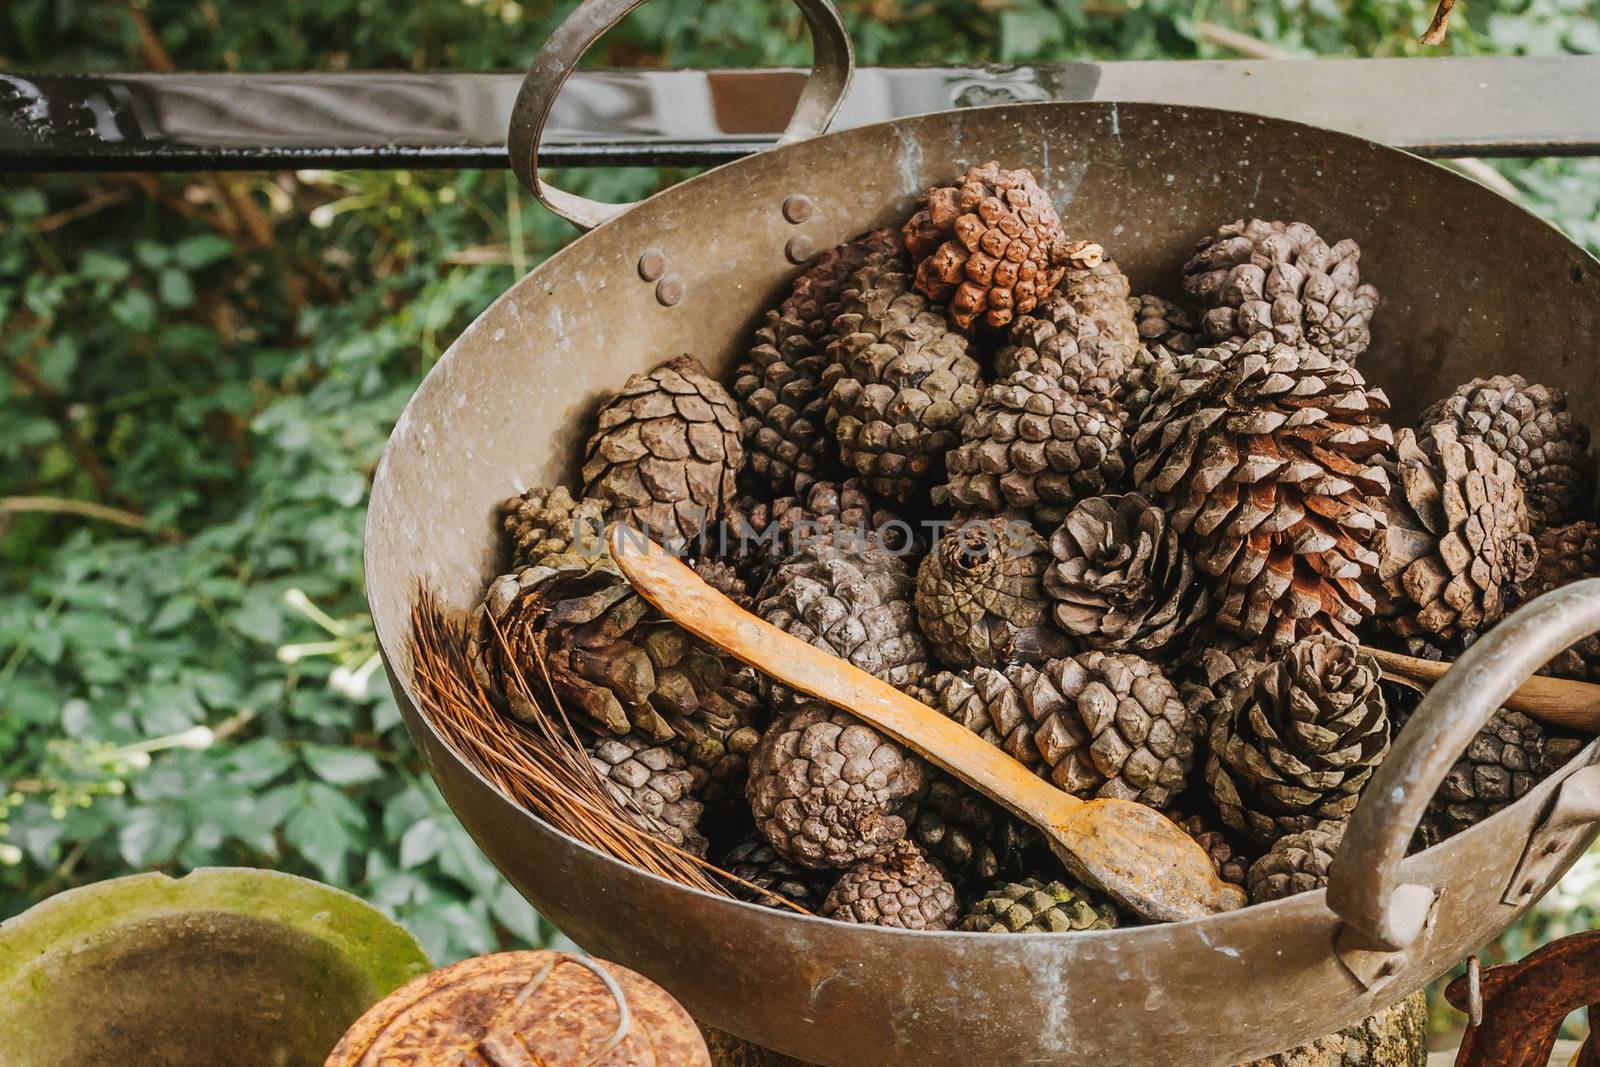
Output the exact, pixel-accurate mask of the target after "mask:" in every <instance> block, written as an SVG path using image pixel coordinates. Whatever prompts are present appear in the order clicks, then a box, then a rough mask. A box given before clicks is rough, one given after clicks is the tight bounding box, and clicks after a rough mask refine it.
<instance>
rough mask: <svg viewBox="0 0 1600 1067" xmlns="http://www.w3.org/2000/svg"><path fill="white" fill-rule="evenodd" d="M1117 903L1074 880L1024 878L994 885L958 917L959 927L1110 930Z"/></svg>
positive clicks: (1055, 931)
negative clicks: (959, 919) (1044, 880)
mask: <svg viewBox="0 0 1600 1067" xmlns="http://www.w3.org/2000/svg"><path fill="white" fill-rule="evenodd" d="M1117 922H1118V915H1117V907H1116V905H1115V904H1113V903H1112V902H1111V901H1110V899H1108V898H1107V897H1106V896H1105V895H1104V894H1102V893H1099V892H1096V891H1095V890H1093V889H1090V888H1088V887H1087V886H1083V885H1079V884H1078V883H1076V882H1061V881H1052V882H1041V881H1040V880H1039V879H1037V878H1024V879H1023V880H1022V881H1020V882H1007V883H1004V884H1002V885H998V886H996V887H995V888H994V889H992V890H990V891H989V892H988V893H986V894H985V895H984V896H983V897H982V898H981V899H979V900H977V901H976V902H974V903H973V905H972V907H970V908H968V909H967V912H966V914H965V915H963V916H962V917H961V924H960V926H958V927H957V929H960V930H967V931H971V932H973V933H980V934H1070V933H1078V932H1081V931H1084V930H1111V929H1114V928H1115V927H1116V926H1117Z"/></svg>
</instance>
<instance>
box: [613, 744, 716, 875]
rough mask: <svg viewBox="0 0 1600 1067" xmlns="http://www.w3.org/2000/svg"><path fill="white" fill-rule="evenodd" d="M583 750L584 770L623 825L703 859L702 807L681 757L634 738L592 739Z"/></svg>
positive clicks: (668, 750)
mask: <svg viewBox="0 0 1600 1067" xmlns="http://www.w3.org/2000/svg"><path fill="white" fill-rule="evenodd" d="M587 751H588V754H589V765H590V766H591V767H593V768H594V770H595V773H596V774H597V775H599V776H600V783H601V785H603V786H604V787H605V790H606V793H607V794H609V795H610V797H611V798H612V799H613V800H615V801H616V802H617V806H618V807H619V808H620V809H621V810H622V812H623V814H624V816H625V817H626V818H627V819H628V821H629V822H631V823H633V824H634V825H635V826H637V827H639V829H641V830H643V831H645V832H646V833H649V834H654V835H655V836H656V837H659V838H661V839H662V840H663V841H666V842H669V843H671V844H674V845H677V846H678V847H679V848H681V849H684V850H685V851H687V852H693V853H694V854H695V855H697V856H704V855H705V854H706V839H705V837H704V836H702V835H701V833H700V816H701V814H702V813H703V812H704V811H705V805H703V804H702V803H701V802H700V800H699V798H698V797H697V796H696V791H695V787H694V776H693V775H692V774H691V773H690V771H689V766H688V764H687V763H685V762H684V759H683V757H682V756H680V755H678V754H677V753H676V752H674V751H672V750H671V749H670V748H668V747H667V746H665V745H661V744H653V743H652V742H650V741H647V740H645V739H644V738H642V737H639V736H636V735H628V736H626V737H601V738H597V739H596V740H594V741H593V742H591V743H590V744H589V746H588V749H587Z"/></svg>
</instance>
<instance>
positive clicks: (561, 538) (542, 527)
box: [500, 485, 606, 570]
mask: <svg viewBox="0 0 1600 1067" xmlns="http://www.w3.org/2000/svg"><path fill="white" fill-rule="evenodd" d="M500 511H501V514H502V516H503V519H502V523H501V525H502V526H503V528H504V529H505V532H506V540H507V542H509V544H510V545H511V569H512V570H521V569H522V568H523V567H527V566H529V565H531V564H533V563H536V562H538V561H539V560H541V559H543V558H544V557H545V556H554V555H558V554H560V553H563V552H571V551H574V550H576V551H578V552H582V553H584V554H586V555H596V554H598V553H601V552H604V551H605V547H604V546H605V530H606V504H605V502H604V501H600V500H583V501H577V500H574V499H572V493H571V491H569V490H568V489H567V487H566V486H564V485H558V486H556V487H555V488H554V489H529V490H527V491H526V492H523V493H521V494H519V495H518V496H514V497H512V498H511V499H510V500H507V501H506V502H505V503H503V504H501V505H500Z"/></svg>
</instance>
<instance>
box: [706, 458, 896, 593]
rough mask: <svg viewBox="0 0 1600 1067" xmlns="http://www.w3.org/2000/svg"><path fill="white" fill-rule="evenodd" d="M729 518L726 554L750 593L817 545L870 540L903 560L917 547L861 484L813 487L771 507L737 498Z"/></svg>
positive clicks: (853, 480) (824, 482)
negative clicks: (835, 540) (785, 563)
mask: <svg viewBox="0 0 1600 1067" xmlns="http://www.w3.org/2000/svg"><path fill="white" fill-rule="evenodd" d="M733 512H734V514H733V518H732V521H730V522H729V524H728V533H729V540H730V544H729V545H728V549H729V551H730V553H731V554H732V556H733V558H734V559H735V561H736V562H737V565H738V567H739V569H740V572H741V574H743V575H744V576H745V578H746V582H747V584H749V585H750V586H751V587H752V588H758V587H759V586H760V584H761V582H762V581H763V580H765V578H766V576H767V575H768V574H770V573H771V572H772V569H773V568H774V567H776V566H777V565H778V564H780V563H782V562H783V561H784V560H785V559H787V558H788V557H789V556H791V555H792V554H794V553H795V552H796V551H798V550H799V549H801V548H803V547H804V546H805V545H806V544H808V543H809V542H812V541H816V540H819V539H824V540H825V539H830V538H836V537H837V538H844V537H856V538H858V539H862V540H868V539H870V540H873V541H875V542H877V543H878V544H880V545H882V546H883V547H884V548H887V549H888V550H889V551H890V552H891V553H893V554H895V555H897V556H907V555H909V554H911V553H912V552H913V551H914V550H915V549H916V547H917V546H916V545H915V544H914V531H913V530H912V528H911V525H910V524H909V523H907V522H906V521H905V520H903V519H901V518H900V517H899V516H898V515H897V514H896V513H895V512H893V511H890V510H889V509H888V508H884V507H880V506H878V505H877V504H875V503H874V502H873V500H872V498H871V496H870V495H869V494H868V493H867V487H866V483H865V482H863V481H862V480H861V479H860V478H846V479H845V480H844V481H841V482H834V481H827V480H822V481H816V482H812V483H811V486H810V487H809V488H808V489H807V490H806V491H805V492H804V493H803V494H801V495H800V496H784V497H779V498H777V499H776V500H772V501H770V502H768V501H761V500H757V499H755V498H754V497H750V496H741V497H740V498H739V499H738V500H737V501H735V504H734V509H733Z"/></svg>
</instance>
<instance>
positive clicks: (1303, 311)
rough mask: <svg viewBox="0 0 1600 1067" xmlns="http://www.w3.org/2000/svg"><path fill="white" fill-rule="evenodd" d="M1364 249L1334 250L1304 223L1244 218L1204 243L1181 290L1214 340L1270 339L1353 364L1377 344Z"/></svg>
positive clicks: (1347, 244)
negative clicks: (1364, 280) (1260, 336)
mask: <svg viewBox="0 0 1600 1067" xmlns="http://www.w3.org/2000/svg"><path fill="white" fill-rule="evenodd" d="M1360 258H1361V249H1360V248H1359V247H1358V246H1357V245H1356V243H1355V242H1354V241H1351V240H1349V239H1346V240H1343V241H1340V242H1339V243H1338V244H1336V245H1334V246H1333V247H1332V248H1330V247H1328V243H1327V242H1326V241H1324V240H1323V239H1322V238H1321V237H1319V236H1317V231H1316V230H1313V229H1312V228H1311V227H1310V226H1308V225H1306V224H1305V223H1303V222H1266V221H1264V220H1262V219H1248V220H1246V219H1240V220H1238V221H1237V222H1232V223H1229V224H1228V225H1226V226H1223V227H1222V228H1221V229H1219V230H1217V232H1216V233H1215V234H1214V235H1213V236H1211V237H1208V238H1206V239H1205V240H1203V241H1201V242H1200V245H1199V247H1198V248H1197V249H1196V251H1195V254H1194V255H1193V256H1191V257H1190V259H1189V262H1188V263H1186V264H1184V268H1183V273H1184V279H1183V288H1184V292H1185V293H1187V294H1188V296H1189V298H1190V299H1191V300H1193V301H1195V303H1197V304H1198V305H1200V307H1202V308H1205V309H1207V310H1206V312H1205V317H1204V320H1203V322H1204V326H1205V331H1206V335H1207V336H1208V337H1210V338H1211V339H1212V340H1214V341H1222V340H1227V339H1228V338H1232V337H1237V338H1248V337H1254V336H1256V335H1258V334H1267V335H1269V336H1270V337H1271V338H1273V339H1274V340H1276V341H1278V342H1280V343H1283V344H1309V345H1311V346H1312V347H1314V348H1316V349H1318V350H1320V351H1322V352H1324V353H1326V354H1327V355H1329V356H1332V357H1334V358H1337V359H1344V360H1352V361H1353V360H1354V359H1355V358H1356V357H1357V356H1359V355H1361V353H1363V352H1365V351H1366V350H1367V345H1368V344H1369V343H1370V342H1371V340H1372V333H1371V329H1370V326H1371V322H1372V313H1373V312H1374V311H1375V310H1377V307H1378V290H1376V289H1374V288H1373V287H1372V286H1371V285H1363V284H1362V282H1361V269H1360V266H1359V265H1358V260H1359V259H1360Z"/></svg>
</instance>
